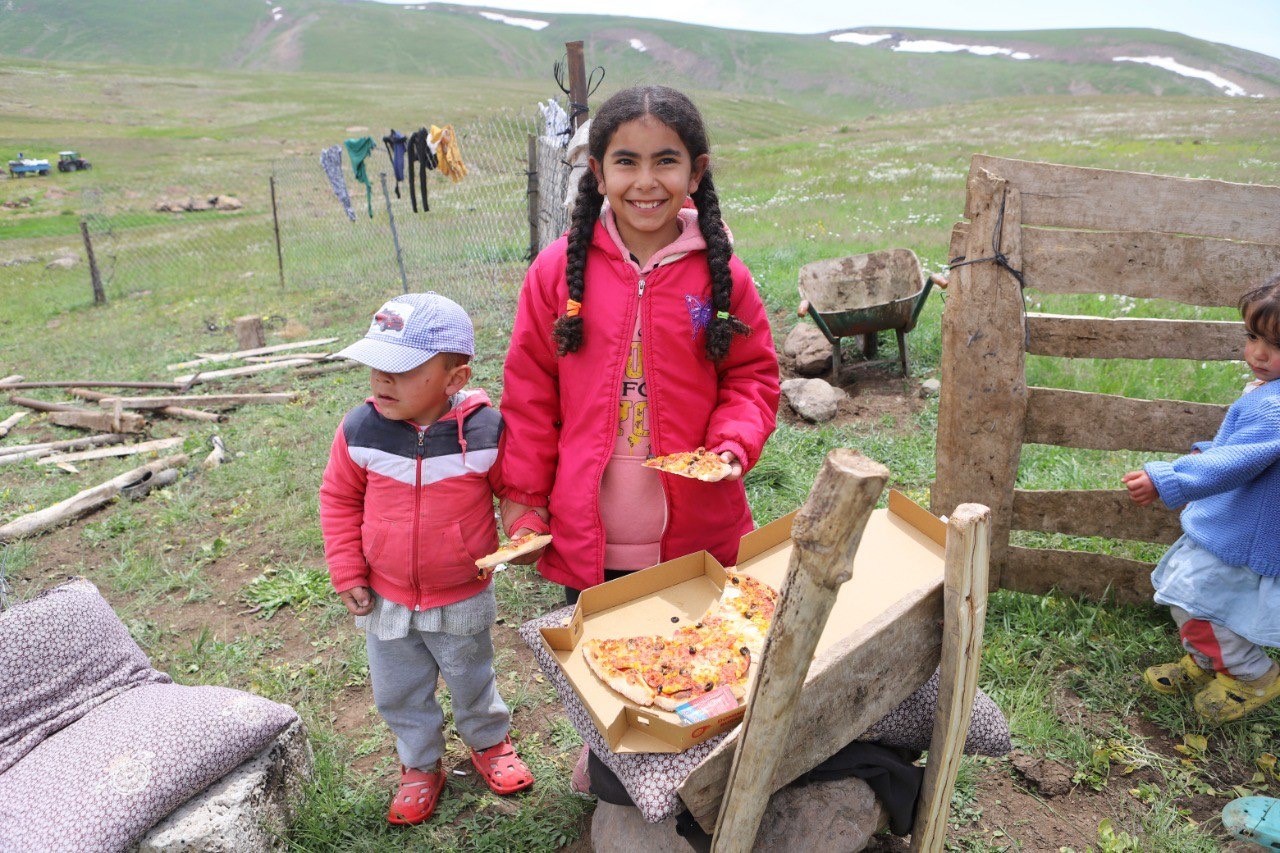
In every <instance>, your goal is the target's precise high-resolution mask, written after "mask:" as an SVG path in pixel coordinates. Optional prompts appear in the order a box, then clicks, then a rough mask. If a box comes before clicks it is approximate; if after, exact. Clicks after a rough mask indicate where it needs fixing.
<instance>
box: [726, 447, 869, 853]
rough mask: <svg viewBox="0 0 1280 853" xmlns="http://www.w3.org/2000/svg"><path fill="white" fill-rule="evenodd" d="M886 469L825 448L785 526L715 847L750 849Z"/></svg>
mask: <svg viewBox="0 0 1280 853" xmlns="http://www.w3.org/2000/svg"><path fill="white" fill-rule="evenodd" d="M888 479H889V469H888V468H885V467H884V466H883V465H881V464H880V463H878V462H875V461H872V460H871V459H868V458H867V457H865V456H863V455H862V454H860V453H858V452H857V451H854V450H848V449H844V448H838V449H836V450H832V451H831V452H830V453H828V454H827V458H826V459H825V460H823V463H822V468H821V469H820V470H819V471H818V477H817V479H816V481H815V482H814V484H813V488H812V490H811V491H810V492H809V498H808V500H806V501H805V504H804V506H802V507H801V508H800V512H799V513H797V514H796V517H795V521H794V522H793V523H792V525H791V538H792V540H793V542H794V543H795V547H794V548H793V549H792V552H791V564H790V566H789V567H788V569H787V577H786V580H785V581H784V582H783V585H782V589H783V594H782V597H781V598H780V599H779V601H778V608H777V611H776V612H775V613H774V615H773V621H772V622H771V623H770V625H769V635H768V638H767V639H766V641H765V648H764V654H763V655H762V656H761V660H760V670H759V672H758V673H757V674H756V680H755V683H754V685H753V687H752V690H751V696H750V699H749V700H748V704H747V714H746V717H744V718H743V721H742V726H741V728H740V730H739V733H738V748H737V750H736V752H735V754H734V759H733V765H732V767H731V768H730V770H729V778H728V781H727V782H726V783H725V797H724V802H723V805H722V806H721V809H720V818H719V820H718V821H717V822H716V833H715V837H714V838H713V839H712V844H711V849H712V852H713V853H750V851H751V849H752V848H753V847H754V846H755V840H756V831H757V830H758V829H759V828H760V818H761V817H763V816H764V810H765V807H766V806H768V804H769V795H770V794H772V793H773V792H774V791H775V790H776V787H775V786H774V785H773V782H774V777H775V775H776V774H777V770H778V767H779V765H780V764H781V763H782V756H783V751H784V748H785V743H784V741H783V740H782V738H780V737H778V733H779V732H785V731H789V730H790V729H791V725H792V721H793V719H794V717H795V712H796V706H797V704H798V703H799V700H800V693H801V688H802V687H803V685H804V680H805V675H806V674H807V672H808V670H809V663H810V662H811V661H812V660H813V652H814V650H815V649H816V648H817V646H818V638H819V636H820V635H821V634H822V629H823V628H825V627H826V624H827V617H828V616H829V615H830V614H831V608H832V606H833V605H834V604H835V603H836V594H837V593H839V591H840V587H841V586H842V585H843V584H844V583H845V582H846V581H847V580H849V578H850V577H852V575H853V558H854V554H856V553H857V550H858V545H859V543H860V542H861V541H862V533H863V530H864V529H865V528H866V525H867V519H868V518H869V517H870V515H871V510H872V509H874V508H875V505H876V499H877V498H879V497H880V493H881V492H882V491H884V484H885V483H886V482H887V481H888Z"/></svg>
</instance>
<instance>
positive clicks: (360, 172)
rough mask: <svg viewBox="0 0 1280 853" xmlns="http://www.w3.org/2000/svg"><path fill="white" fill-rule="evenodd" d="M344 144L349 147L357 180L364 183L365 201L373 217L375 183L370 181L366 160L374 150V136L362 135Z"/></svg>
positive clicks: (371, 217)
mask: <svg viewBox="0 0 1280 853" xmlns="http://www.w3.org/2000/svg"><path fill="white" fill-rule="evenodd" d="M342 144H343V145H345V146H346V147H347V156H348V157H350V158H351V171H353V172H355V175H356V180H357V181H359V182H360V183H362V184H364V203H365V205H367V206H368V208H369V218H370V219H373V184H371V183H370V182H369V173H368V171H367V170H366V169H365V162H364V161H365V158H366V157H368V156H369V152H370V151H372V150H373V144H374V143H373V137H372V136H361V137H359V138H358V139H348V140H346V141H345V142H343V143H342Z"/></svg>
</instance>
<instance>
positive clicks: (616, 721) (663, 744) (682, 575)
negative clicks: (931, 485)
mask: <svg viewBox="0 0 1280 853" xmlns="http://www.w3.org/2000/svg"><path fill="white" fill-rule="evenodd" d="M794 517H795V513H794V512H793V513H791V514H790V515H787V516H784V517H783V518H780V519H778V520H776V521H774V522H771V523H769V524H766V525H764V526H763V527H760V528H757V529H756V530H753V531H752V532H751V533H748V534H747V535H746V536H743V537H742V541H741V543H740V544H739V546H738V564H737V567H736V568H737V570H738V571H740V572H744V573H746V574H748V575H751V576H753V577H755V578H758V579H759V580H762V581H764V582H765V583H767V584H769V585H770V586H772V587H773V588H774V589H780V588H781V586H782V582H783V580H784V578H785V577H786V574H787V568H788V566H789V565H790V562H791V551H792V541H791V522H792V519H793V518H794ZM945 545H946V525H945V524H943V522H942V521H941V520H939V519H938V518H937V517H935V516H933V515H932V514H930V513H929V512H928V510H926V509H924V508H923V507H921V506H919V505H918V504H916V503H914V502H912V501H911V500H910V499H909V498H907V497H906V496H904V495H902V494H901V493H899V492H896V491H891V492H890V493H889V506H888V508H886V509H878V510H875V511H874V512H872V514H871V517H870V519H868V521H867V527H866V530H865V532H864V533H863V535H862V542H861V544H860V545H859V548H858V553H857V555H856V557H855V558H854V562H853V577H852V578H851V579H850V580H849V581H848V582H847V583H846V584H844V586H843V587H841V589H840V593H839V595H838V596H837V597H836V603H835V606H834V608H833V609H832V611H831V616H830V618H829V619H828V620H827V625H826V628H825V630H824V631H823V633H822V636H821V637H820V639H819V640H818V647H817V650H816V651H815V656H819V655H821V654H822V653H823V652H824V651H826V650H827V649H829V648H831V647H832V646H834V645H836V644H837V643H839V642H840V641H841V640H842V639H844V638H846V637H848V636H849V635H851V634H853V633H854V632H856V631H857V630H858V629H859V628H861V627H863V626H865V625H866V624H867V623H869V622H871V621H873V620H874V619H876V618H877V617H878V616H880V615H881V614H883V613H884V612H885V611H887V610H889V609H890V608H891V607H892V606H893V605H894V604H895V603H896V602H898V601H899V600H900V599H902V598H904V597H906V596H909V595H913V594H917V595H918V594H919V590H920V589H921V588H923V587H930V588H932V587H937V586H940V585H941V583H942V576H943V562H944V560H943V557H944V553H943V552H944V549H945ZM724 583H725V569H724V567H723V566H721V565H720V563H719V562H718V561H717V560H716V559H715V558H714V557H712V556H711V555H710V554H709V553H707V552H706V551H699V552H698V553H696V554H689V555H687V556H684V557H679V558H677V559H674V560H668V561H667V562H665V563H660V564H659V565H656V566H653V567H652V568H648V569H644V570H643V571H639V572H634V573H632V574H630V575H627V576H625V577H622V578H619V579H617V580H613V581H609V582H608V583H604V584H601V585H599V586H595V587H592V588H590V589H587V590H584V591H583V593H582V596H581V597H580V598H579V599H578V604H577V606H576V607H575V608H574V612H573V616H572V618H571V619H570V620H569V623H568V624H567V625H565V626H563V627H559V628H543V629H541V634H542V641H543V643H544V645H545V646H546V648H547V650H548V651H549V652H550V653H551V656H552V657H553V658H555V660H556V662H557V663H558V664H559V666H560V668H561V670H562V671H563V672H564V675H565V677H566V678H567V679H568V681H569V683H570V684H571V685H572V686H573V689H574V690H575V691H576V692H577V694H578V697H579V698H580V699H581V700H582V703H583V705H584V706H586V709H587V711H588V713H589V714H590V715H591V718H592V720H593V721H594V722H595V724H596V727H597V728H598V729H599V730H600V733H601V735H603V736H604V739H605V742H606V743H608V745H609V748H610V749H612V750H613V751H614V752H683V751H684V750H686V749H688V748H689V747H691V746H693V745H694V744H696V743H700V742H702V741H704V740H706V739H707V738H710V737H712V736H714V735H716V734H720V733H721V732H726V731H728V730H730V729H732V728H733V727H734V726H736V725H737V724H738V723H739V722H741V721H742V717H743V716H744V715H745V714H746V702H745V700H744V701H743V703H742V704H740V705H739V706H738V707H737V708H735V709H733V710H730V711H726V712H724V713H721V714H718V715H715V716H712V717H710V718H708V719H706V720H701V721H699V722H696V723H693V724H685V723H684V722H682V721H681V720H680V718H679V717H678V716H677V715H676V713H675V712H674V711H663V710H660V709H658V708H656V707H649V708H645V707H642V706H639V705H636V704H635V703H634V702H630V701H628V700H626V699H624V698H623V697H622V696H621V695H619V694H618V693H615V692H614V691H613V690H611V689H610V688H608V687H607V686H605V684H604V683H603V682H602V681H600V679H599V678H597V677H596V675H595V673H593V672H592V671H591V669H590V668H589V667H588V666H587V662H586V660H585V659H584V658H583V656H582V651H581V644H582V642H583V640H587V639H594V638H609V637H638V636H646V635H651V634H665V635H670V634H671V633H673V632H674V631H675V629H677V628H679V627H681V626H683V625H688V624H691V623H693V622H696V621H697V620H698V618H699V617H700V616H702V614H703V613H704V612H706V610H707V608H708V607H709V606H710V605H711V604H712V602H714V601H716V600H717V599H718V598H719V597H720V590H721V589H722V588H723V586H724ZM758 664H759V662H758V661H755V662H753V663H752V667H751V681H752V682H754V680H755V673H756V671H757V670H758V668H759V665H758ZM750 690H751V684H750V683H749V684H748V685H747V695H750Z"/></svg>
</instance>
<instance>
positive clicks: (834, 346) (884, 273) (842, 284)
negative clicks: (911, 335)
mask: <svg viewBox="0 0 1280 853" xmlns="http://www.w3.org/2000/svg"><path fill="white" fill-rule="evenodd" d="M935 284H937V285H938V286H939V287H946V280H945V279H943V278H942V277H941V276H939V275H933V276H928V277H925V276H923V275H922V274H921V271H920V261H919V260H917V259H916V255H915V252H912V251H911V250H910V249H882V250H881V251H878V252H870V253H868V254H865V255H849V256H848V257H844V258H833V259H830V260H825V261H815V262H814V263H811V264H805V265H804V266H803V267H801V268H800V285H799V290H800V307H799V308H798V309H797V311H796V313H797V314H798V315H799V316H801V317H804V316H808V317H810V318H812V320H813V322H814V325H816V326H817V327H818V331H820V332H822V334H823V337H825V338H826V339H827V340H828V341H829V342H830V343H831V377H832V381H833V383H835V382H838V381H839V379H840V339H841V338H847V337H851V336H853V335H862V342H863V343H862V351H863V356H864V357H866V358H868V359H873V358H875V355H876V343H877V340H876V335H877V334H878V333H879V332H882V331H888V330H890V329H892V330H893V331H894V332H895V333H896V334H897V337H898V360H899V362H900V363H901V364H902V375H903V376H907V375H908V366H907V332H910V331H911V330H912V329H914V328H915V326H916V320H917V319H918V318H919V317H920V310H921V309H922V308H924V301H925V298H926V297H928V295H929V290H930V289H931V288H932V287H933V285H935Z"/></svg>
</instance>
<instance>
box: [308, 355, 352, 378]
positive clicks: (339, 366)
mask: <svg viewBox="0 0 1280 853" xmlns="http://www.w3.org/2000/svg"><path fill="white" fill-rule="evenodd" d="M357 367H365V365H363V364H361V363H360V362H358V361H352V360H351V359H349V358H344V359H342V360H341V361H337V362H334V363H333V364H321V365H317V366H316V367H303V368H301V369H300V370H299V371H298V375H299V376H320V375H321V374H325V373H338V372H339V371H342V370H354V369H355V368H357Z"/></svg>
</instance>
